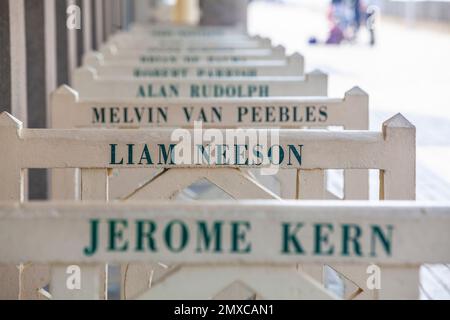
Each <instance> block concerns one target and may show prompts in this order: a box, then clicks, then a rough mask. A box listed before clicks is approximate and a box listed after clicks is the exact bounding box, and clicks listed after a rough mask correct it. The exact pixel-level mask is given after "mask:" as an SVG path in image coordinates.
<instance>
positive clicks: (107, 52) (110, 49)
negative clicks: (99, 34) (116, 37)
mask: <svg viewBox="0 0 450 320" xmlns="http://www.w3.org/2000/svg"><path fill="white" fill-rule="evenodd" d="M117 51H118V50H117V47H116V46H114V45H112V44H104V45H102V46H101V47H100V50H99V52H100V53H101V54H102V55H103V57H111V56H114V55H116V54H117Z"/></svg>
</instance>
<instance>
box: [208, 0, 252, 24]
mask: <svg viewBox="0 0 450 320" xmlns="http://www.w3.org/2000/svg"><path fill="white" fill-rule="evenodd" d="M247 6H248V0H200V11H201V12H200V25H208V26H235V27H241V28H242V29H244V30H247Z"/></svg>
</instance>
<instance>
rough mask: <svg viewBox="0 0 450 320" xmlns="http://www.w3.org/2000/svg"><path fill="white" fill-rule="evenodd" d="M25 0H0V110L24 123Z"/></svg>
mask: <svg viewBox="0 0 450 320" xmlns="http://www.w3.org/2000/svg"><path fill="white" fill-rule="evenodd" d="M26 68H27V64H26V40H25V5H24V0H0V111H7V112H9V113H11V114H12V115H14V116H15V117H16V118H18V119H20V120H21V121H23V122H24V123H27V81H26Z"/></svg>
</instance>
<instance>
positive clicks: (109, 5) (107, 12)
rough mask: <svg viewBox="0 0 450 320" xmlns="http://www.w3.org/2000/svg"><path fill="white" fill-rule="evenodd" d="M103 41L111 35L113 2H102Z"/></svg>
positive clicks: (110, 0) (108, 0)
mask: <svg viewBox="0 0 450 320" xmlns="http://www.w3.org/2000/svg"><path fill="white" fill-rule="evenodd" d="M104 22H105V39H106V40H107V39H108V38H109V37H110V36H111V34H112V33H113V0H107V1H105V2H104Z"/></svg>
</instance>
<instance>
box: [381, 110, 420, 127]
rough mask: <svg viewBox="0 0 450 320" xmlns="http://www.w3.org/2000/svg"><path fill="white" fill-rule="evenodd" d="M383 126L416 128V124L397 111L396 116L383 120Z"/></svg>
mask: <svg viewBox="0 0 450 320" xmlns="http://www.w3.org/2000/svg"><path fill="white" fill-rule="evenodd" d="M383 127H387V128H415V126H414V125H413V124H412V123H411V122H409V120H408V119H406V118H405V117H404V116H403V115H402V114H401V113H397V114H396V115H395V116H393V117H391V118H389V119H387V120H386V121H385V122H383Z"/></svg>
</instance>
